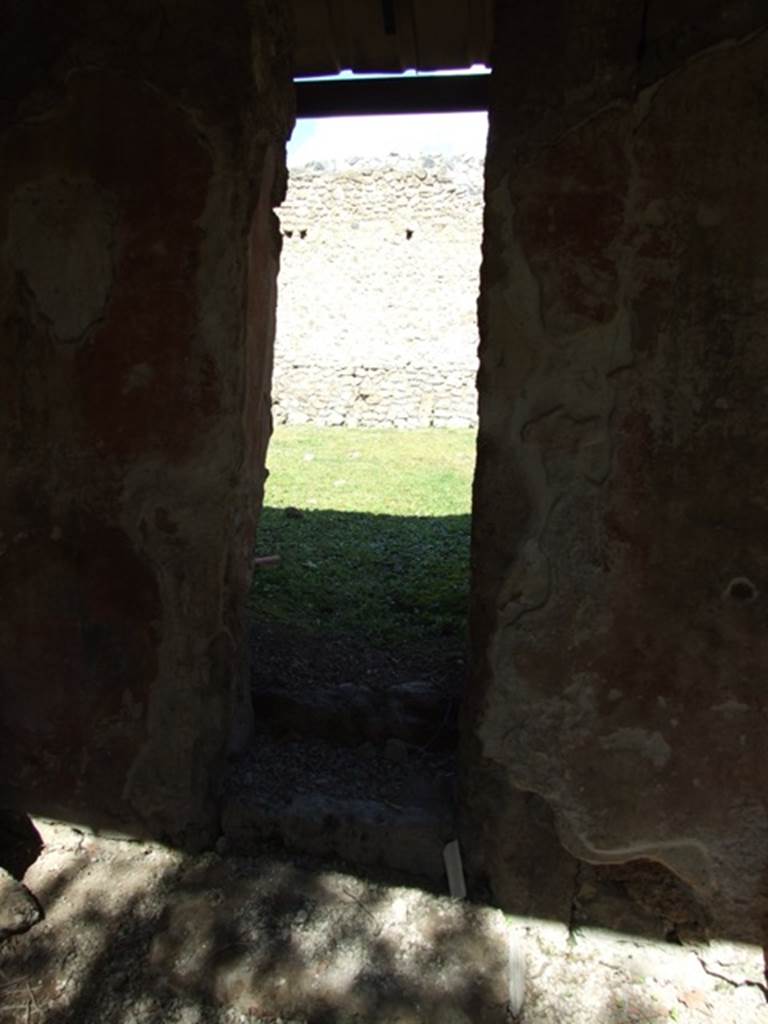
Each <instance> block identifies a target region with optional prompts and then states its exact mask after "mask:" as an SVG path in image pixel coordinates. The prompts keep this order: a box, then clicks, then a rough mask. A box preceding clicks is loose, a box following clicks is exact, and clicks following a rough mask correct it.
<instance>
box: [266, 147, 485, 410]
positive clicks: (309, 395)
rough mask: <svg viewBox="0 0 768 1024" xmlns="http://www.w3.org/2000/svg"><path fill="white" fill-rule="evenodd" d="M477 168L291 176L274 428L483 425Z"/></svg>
mask: <svg viewBox="0 0 768 1024" xmlns="http://www.w3.org/2000/svg"><path fill="white" fill-rule="evenodd" d="M482 176H483V168H482V161H481V160H477V159H473V158H469V157H453V158H452V157H412V158H405V157H399V156H392V157H391V158H388V159H372V158H369V159H365V160H363V159H360V160H353V161H347V162H343V163H329V164H327V165H323V164H318V163H313V164H307V165H305V166H303V167H299V168H297V169H295V170H292V171H291V174H290V179H289V185H288V196H287V199H286V202H285V204H284V206H283V208H282V210H281V213H280V220H281V224H282V233H283V255H282V261H281V269H280V300H279V306H278V334H277V341H276V346H275V376H274V384H273V415H274V418H275V422H277V423H319V424H324V425H334V426H343V425H347V426H364V427H369V426H370V427H428V426H435V427H466V426H473V425H474V424H475V422H476V418H477V394H476V389H475V375H476V364H477V355H476V351H477V313H476V307H477V291H478V275H479V267H480V243H481V231H482V202H483V198H482Z"/></svg>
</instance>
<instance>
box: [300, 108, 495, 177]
mask: <svg viewBox="0 0 768 1024" xmlns="http://www.w3.org/2000/svg"><path fill="white" fill-rule="evenodd" d="M487 131H488V116H487V114H485V113H484V112H483V113H461V114H379V115H376V116H373V117H322V118H306V119H302V120H300V121H298V122H297V124H296V128H295V129H294V132H293V135H292V137H291V140H290V142H289V143H288V166H289V167H300V166H301V165H302V164H305V163H309V162H310V161H313V160H320V161H324V160H330V159H332V158H334V157H336V158H339V159H346V158H348V157H353V156H387V155H388V154H390V153H397V154H399V155H410V154H424V153H430V154H434V153H439V154H446V155H453V154H466V155H469V156H478V157H482V156H484V154H485V139H486V134H487Z"/></svg>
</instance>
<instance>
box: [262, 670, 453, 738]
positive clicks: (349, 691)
mask: <svg viewBox="0 0 768 1024" xmlns="http://www.w3.org/2000/svg"><path fill="white" fill-rule="evenodd" d="M253 707H254V712H255V717H256V722H257V727H258V728H260V729H263V730H269V731H270V732H271V733H274V734H277V735H287V734H290V733H296V734H299V735H303V736H307V735H308V736H315V737H318V738H321V739H326V740H329V741H332V742H333V743H337V744H344V745H347V746H356V745H359V744H361V743H365V742H366V741H370V742H373V743H376V744H384V743H386V741H387V740H390V739H395V740H400V741H402V742H404V743H407V744H414V745H419V746H423V747H427V748H429V749H431V750H450V749H453V748H455V746H456V743H457V724H456V719H457V713H456V702H455V701H454V700H452V699H451V698H450V697H448V696H447V695H446V694H445V693H444V692H443V691H442V690H441V689H439V688H438V687H436V686H433V685H431V684H429V683H421V682H408V683H400V684H396V685H394V686H390V687H388V688H387V689H386V690H384V691H377V690H373V689H371V688H369V687H366V686H363V685H356V684H352V683H344V684H341V685H339V686H336V687H333V688H327V687H326V688H323V689H318V690H314V691H313V692H312V693H311V694H304V693H295V692H292V691H290V690H286V689H283V688H278V687H268V688H257V689H256V690H254V692H253Z"/></svg>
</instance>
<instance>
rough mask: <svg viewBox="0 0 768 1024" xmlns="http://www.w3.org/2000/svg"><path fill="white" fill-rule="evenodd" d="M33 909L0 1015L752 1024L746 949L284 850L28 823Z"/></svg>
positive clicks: (759, 1015)
mask: <svg viewBox="0 0 768 1024" xmlns="http://www.w3.org/2000/svg"><path fill="white" fill-rule="evenodd" d="M36 824H37V827H38V829H39V830H40V832H41V834H42V838H43V841H44V843H45V846H44V848H43V851H42V853H41V855H40V856H39V857H38V859H37V860H36V861H35V862H34V863H33V864H32V865H31V866H30V867H29V868H28V870H27V872H26V875H25V882H26V884H27V886H28V887H29V888H30V889H31V890H32V891H33V892H34V893H35V894H36V896H37V898H38V899H39V901H40V903H41V905H42V906H43V908H44V911H45V919H44V920H43V921H42V922H41V923H40V924H38V925H36V926H35V927H34V928H32V929H31V930H30V931H28V932H27V933H25V934H23V935H19V936H15V937H13V938H10V939H7V940H5V942H3V943H2V944H0V1024H11V1022H12V1024H63V1022H72V1024H96V1022H99V1024H105V1022H109V1024H150V1022H151V1024H156V1022H158V1024H159V1022H163V1024H235V1022H238V1024H258V1022H260V1021H264V1022H265V1021H271V1022H274V1021H282V1022H283V1024H289V1022H291V1024H352V1022H359V1024H362V1022H381V1024H384V1022H386V1024H422V1022H424V1024H475V1022H480V1024H482V1022H486V1021H487V1022H496V1021H498V1022H501V1021H508V1020H510V1019H514V1018H512V1017H511V1015H510V1013H509V1007H508V1002H509V999H510V995H511V996H512V997H513V999H514V998H516V997H517V994H518V993H519V992H520V991H521V981H522V979H523V977H524V993H525V1002H524V1006H523V1009H522V1013H521V1014H520V1016H519V1018H518V1019H519V1020H521V1021H524V1022H525V1024H560V1022H568V1024H641V1022H642V1024H662V1022H673V1021H674V1022H678V1024H702V1022H705V1021H713V1022H714V1021H716V1022H717V1024H764V1022H768V1006H767V1005H766V999H765V992H764V988H763V984H764V975H763V970H764V965H763V961H762V953H761V951H759V950H754V949H750V948H743V947H733V946H726V945H723V944H710V945H707V946H680V945H674V944H670V943H666V942H651V941H643V940H640V939H637V938H633V937H632V936H629V935H623V934H617V933H611V932H608V931H600V930H597V929H592V928H589V927H582V928H579V929H577V930H575V931H573V932H570V933H569V931H568V929H567V928H566V927H564V926H562V925H558V924H547V923H544V922H537V921H530V920H529V921H526V920H522V919H514V918H510V917H505V916H504V915H502V914H501V913H500V912H498V911H495V910H490V909H487V908H482V907H475V906H472V905H470V904H468V903H464V902H458V901H453V900H451V899H449V898H447V897H441V896H435V895H430V894H427V893H424V892H422V891H420V890H419V889H416V888H404V887H400V886H395V885H384V884H381V883H374V882H371V881H366V880H364V879H361V878H358V877H356V876H355V875H354V874H352V873H344V872H342V871H339V870H337V869H326V868H321V867H319V866H317V865H314V866H312V865H311V864H309V863H307V862H303V863H301V864H297V863H294V862H292V861H291V859H289V858H288V857H287V856H286V857H277V856H274V855H272V856H266V855H265V856H261V857H254V858H234V857H230V858H220V857H218V856H216V855H214V854H208V855H205V856H202V857H185V856H183V855H181V854H179V853H177V852H174V851H171V850H168V849H166V848H163V847H162V846H158V845H153V844H140V843H130V842H123V841H115V840H107V839H102V838H94V837H92V836H88V835H83V834H82V833H80V832H78V831H76V830H74V829H71V828H69V827H66V826H62V825H51V824H44V823H42V822H37V823H36Z"/></svg>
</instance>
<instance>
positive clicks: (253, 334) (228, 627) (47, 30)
mask: <svg viewBox="0 0 768 1024" xmlns="http://www.w3.org/2000/svg"><path fill="white" fill-rule="evenodd" d="M2 16H3V19H4V24H3V25H2V33H0V39H1V40H2V42H1V43H0V47H1V48H2V52H0V68H1V69H2V71H0V74H2V85H1V87H0V97H1V99H0V146H1V147H2V154H3V157H2V162H0V353H1V356H0V357H1V358H2V370H1V371H0V438H1V439H2V453H1V454H0V473H1V474H2V480H3V488H2V495H1V496H0V700H1V702H2V719H0V803H5V804H8V803H11V804H19V805H21V806H22V807H24V808H25V809H28V810H36V811H38V812H39V813H47V814H52V813H61V814H63V815H65V816H68V817H70V818H72V819H74V820H81V819H82V820H86V821H89V822H95V823H99V824H102V825H104V824H110V823H112V822H113V823H115V824H119V825H120V827H125V828H130V829H133V830H140V829H142V828H149V829H151V830H152V831H154V832H155V833H160V834H162V835H167V836H169V837H172V838H174V839H177V840H182V841H185V842H189V843H193V844H194V843H199V842H203V841H205V839H206V838H207V837H209V836H210V834H211V829H212V828H213V827H214V820H215V803H214V799H213V793H212V785H213V783H214V781H215V778H216V772H217V767H218V765H219V763H220V761H221V759H222V757H223V755H224V753H225V752H226V750H227V748H228V746H230V745H231V744H232V743H234V742H237V740H238V738H240V739H242V737H243V736H244V734H245V733H247V729H248V715H249V705H248V702H247V695H246V681H245V679H244V666H243V664H242V659H241V653H242V649H243V644H242V642H241V636H240V634H241V625H240V607H241V604H242V599H243V596H244V590H245V587H246V586H247V576H248V555H249V549H250V542H251V538H252V534H253V529H254V520H255V516H256V513H257V509H258V505H259V502H260V498H261V486H262V476H263V469H262V467H263V455H264V449H265V445H266V441H267V437H268V431H269V412H268V390H269V373H270V370H271V344H272V337H273V330H274V305H275V278H276V273H277V258H278V245H279V237H278V232H277V228H276V221H275V218H274V214H273V213H272V207H273V205H274V204H276V203H277V202H279V201H280V199H281V197H282V191H283V186H284V156H283V143H284V139H285V137H286V135H287V133H288V131H289V128H290V119H291V110H290V105H291V92H290V68H289V59H288V42H287V37H286V27H285V25H284V23H283V14H282V5H281V4H278V3H273V2H270V0H263V2H261V0H260V2H257V3H246V2H244V0H242V2H241V0H223V2H218V3H216V4H213V3H196V2H195V3H193V2H191V0H189V2H175V3H170V4H163V5H160V4H156V3H150V2H144V0H131V2H129V3H123V4H119V5H114V4H110V3H97V2H90V3H82V4H75V5H68V4H54V3H41V2H33V3H18V4H6V5H4V8H3V15H2ZM247 310H250V313H251V315H250V316H249V317H247V316H246V311H247ZM246 322H248V323H249V327H248V331H247V332H246V327H245V325H246Z"/></svg>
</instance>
